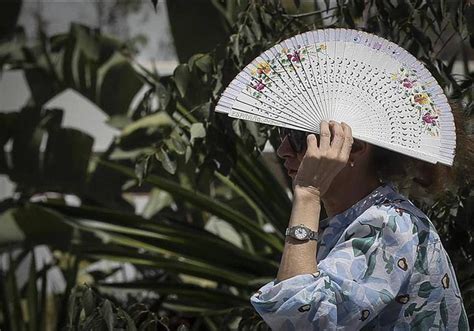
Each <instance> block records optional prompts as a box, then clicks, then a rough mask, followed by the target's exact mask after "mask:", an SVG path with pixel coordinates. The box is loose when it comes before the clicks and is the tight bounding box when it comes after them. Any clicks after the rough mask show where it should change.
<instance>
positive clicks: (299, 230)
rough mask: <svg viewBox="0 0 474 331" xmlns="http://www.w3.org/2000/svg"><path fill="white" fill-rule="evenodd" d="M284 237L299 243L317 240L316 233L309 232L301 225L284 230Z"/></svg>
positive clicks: (308, 229) (309, 230)
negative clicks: (299, 241)
mask: <svg viewBox="0 0 474 331" xmlns="http://www.w3.org/2000/svg"><path fill="white" fill-rule="evenodd" d="M285 235H287V236H290V237H292V238H295V239H297V240H301V241H306V240H318V239H319V238H318V233H317V232H316V231H313V230H311V229H310V228H308V227H306V226H304V225H303V224H300V225H296V226H292V227H290V228H286V231H285Z"/></svg>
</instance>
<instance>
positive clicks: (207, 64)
mask: <svg viewBox="0 0 474 331" xmlns="http://www.w3.org/2000/svg"><path fill="white" fill-rule="evenodd" d="M212 65H213V60H212V57H211V56H210V55H209V54H196V55H193V56H192V57H191V59H190V60H189V67H190V68H192V67H193V66H196V67H198V68H199V69H200V70H201V71H203V72H205V73H209V72H211V71H212Z"/></svg>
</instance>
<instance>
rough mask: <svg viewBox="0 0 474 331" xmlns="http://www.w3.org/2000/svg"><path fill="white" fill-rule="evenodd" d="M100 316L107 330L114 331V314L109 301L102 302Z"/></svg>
mask: <svg viewBox="0 0 474 331" xmlns="http://www.w3.org/2000/svg"><path fill="white" fill-rule="evenodd" d="M100 310H101V312H102V316H103V317H104V320H105V325H106V326H107V330H109V331H113V330H114V312H113V309H112V303H111V302H110V301H109V300H107V299H106V300H104V303H103V304H102V307H101V309H100Z"/></svg>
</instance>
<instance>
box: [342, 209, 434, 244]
mask: <svg viewBox="0 0 474 331" xmlns="http://www.w3.org/2000/svg"><path fill="white" fill-rule="evenodd" d="M363 228H366V229H371V230H372V231H376V232H381V234H383V235H384V236H392V237H400V238H404V240H410V241H413V243H414V244H416V245H423V244H431V243H436V242H439V241H440V238H439V235H438V233H437V231H436V228H435V227H434V225H433V224H432V223H431V221H430V219H429V218H428V216H426V215H425V214H424V213H423V212H422V211H421V210H420V209H418V208H417V207H416V206H414V205H413V204H412V203H411V202H409V201H408V200H404V201H388V202H384V203H380V204H375V205H373V206H371V207H369V208H368V209H367V210H366V211H365V212H364V213H362V214H361V215H360V216H359V217H357V218H356V219H355V220H354V222H352V223H351V225H350V226H349V227H348V231H351V232H354V231H357V230H358V231H360V230H362V229H363Z"/></svg>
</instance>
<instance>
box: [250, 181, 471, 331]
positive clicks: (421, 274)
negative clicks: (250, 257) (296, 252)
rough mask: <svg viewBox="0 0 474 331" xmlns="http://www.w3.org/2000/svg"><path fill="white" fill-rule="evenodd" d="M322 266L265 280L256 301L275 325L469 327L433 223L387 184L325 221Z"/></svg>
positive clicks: (299, 327) (297, 327) (319, 255)
mask: <svg viewBox="0 0 474 331" xmlns="http://www.w3.org/2000/svg"><path fill="white" fill-rule="evenodd" d="M319 232H320V241H319V242H318V252H317V257H316V259H317V262H318V271H317V272H315V273H314V274H303V275H298V276H294V277H292V278H289V279H286V280H283V281H280V282H278V281H277V280H275V281H272V282H270V283H268V284H266V285H264V286H263V287H262V288H261V289H260V290H259V291H257V292H256V293H255V294H254V295H253V296H252V297H251V303H252V305H253V306H254V308H255V309H256V311H257V312H258V313H259V314H260V315H261V316H262V318H263V319H264V320H265V322H266V323H267V324H268V325H269V326H270V327H271V328H272V330H274V331H276V330H285V331H291V330H298V331H299V330H336V329H338V330H468V329H469V326H468V322H467V317H466V312H465V310H464V306H463V302H462V298H461V293H460V291H459V286H458V283H457V280H456V276H455V274H454V270H453V267H452V264H451V261H450V259H449V257H448V255H447V254H446V251H445V250H444V248H443V245H442V244H441V241H440V238H439V235H438V233H437V232H436V230H435V228H434V226H433V224H432V223H431V222H430V221H429V219H428V218H427V216H426V215H424V214H423V213H422V212H421V211H420V210H419V209H417V208H416V207H415V206H414V205H413V204H412V203H411V202H410V201H408V200H407V199H406V198H405V197H403V196H402V195H400V194H399V193H397V192H396V191H395V190H394V189H393V186H392V185H391V184H382V185H381V186H379V187H378V188H377V189H375V190H374V191H373V192H372V193H371V194H369V195H368V196H367V197H365V198H364V199H362V200H360V201H359V202H357V203H356V204H355V205H354V206H352V207H351V208H349V209H347V210H346V211H344V212H342V213H340V214H338V215H336V216H334V217H332V218H327V219H325V220H322V221H321V222H320V229H319Z"/></svg>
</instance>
